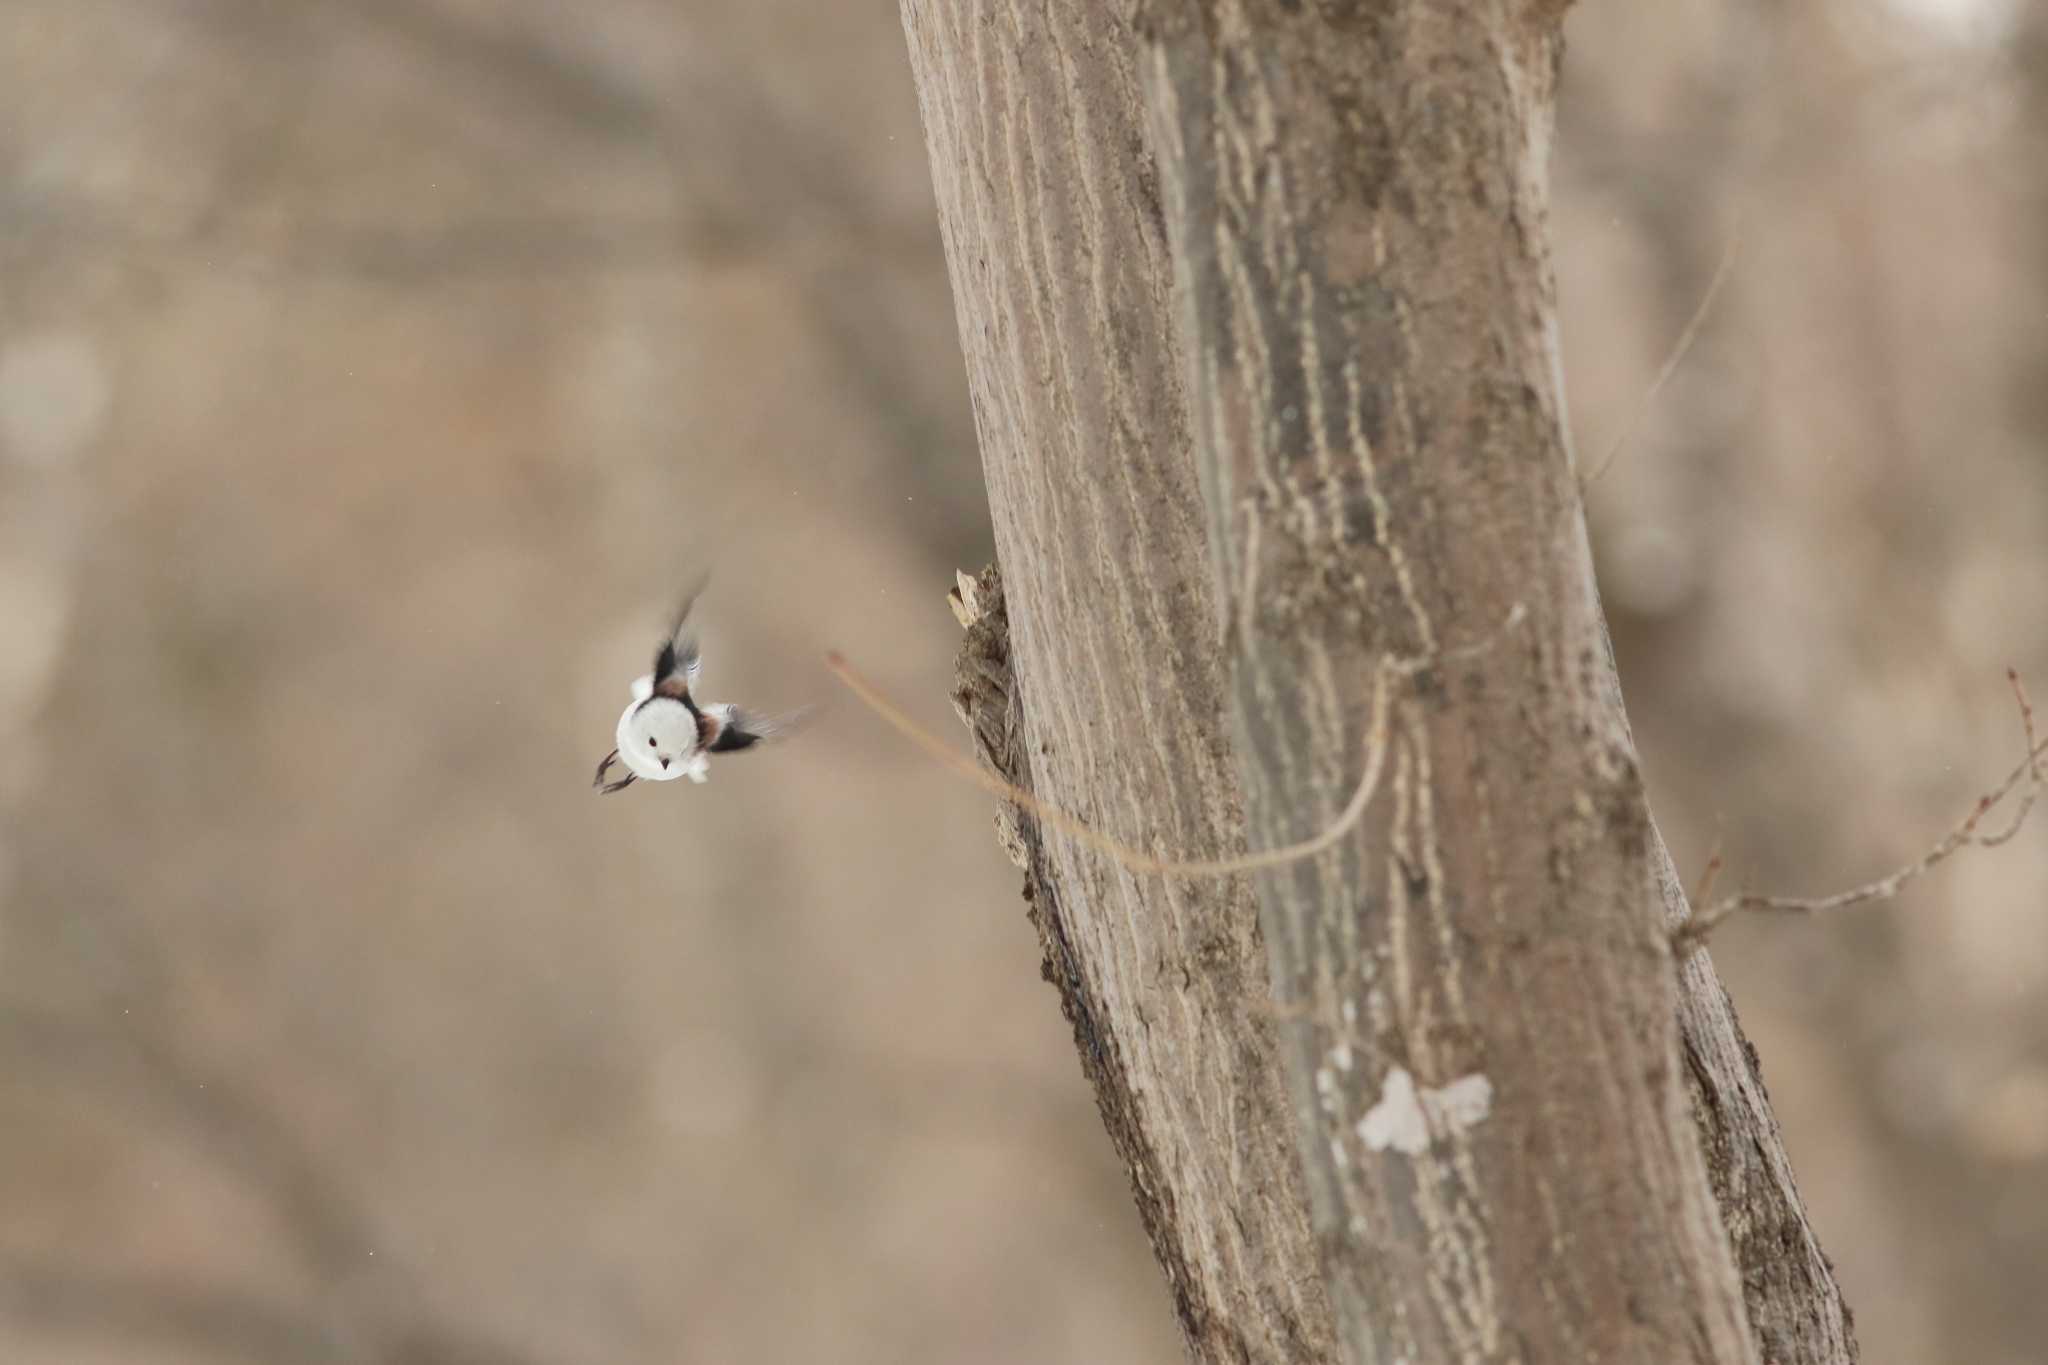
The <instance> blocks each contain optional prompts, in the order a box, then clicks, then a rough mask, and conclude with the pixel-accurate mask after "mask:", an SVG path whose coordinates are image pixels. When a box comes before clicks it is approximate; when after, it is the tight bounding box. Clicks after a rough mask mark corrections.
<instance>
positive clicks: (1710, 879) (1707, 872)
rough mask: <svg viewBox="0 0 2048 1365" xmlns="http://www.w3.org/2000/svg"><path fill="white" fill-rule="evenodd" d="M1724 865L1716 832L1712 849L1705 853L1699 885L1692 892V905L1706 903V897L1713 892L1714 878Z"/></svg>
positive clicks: (1719, 840)
mask: <svg viewBox="0 0 2048 1365" xmlns="http://www.w3.org/2000/svg"><path fill="white" fill-rule="evenodd" d="M1725 865H1726V864H1725V860H1724V859H1723V858H1722V857H1721V836H1720V835H1718V834H1717V835H1715V836H1714V851H1713V852H1712V853H1711V854H1709V855H1707V865H1706V867H1704V868H1702V869H1701V871H1700V884H1699V887H1698V889H1696V890H1695V891H1694V892H1693V893H1692V903H1693V904H1694V905H1705V904H1706V903H1707V897H1708V896H1711V895H1712V894H1713V893H1714V879H1715V878H1717V877H1719V876H1720V875H1721V869H1722V867H1723V866H1725Z"/></svg>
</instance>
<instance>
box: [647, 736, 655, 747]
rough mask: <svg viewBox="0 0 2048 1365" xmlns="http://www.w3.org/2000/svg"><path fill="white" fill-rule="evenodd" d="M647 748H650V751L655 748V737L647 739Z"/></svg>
mask: <svg viewBox="0 0 2048 1365" xmlns="http://www.w3.org/2000/svg"><path fill="white" fill-rule="evenodd" d="M647 747H648V748H650V749H652V748H653V747H654V736H653V735H649V736H648V737H647Z"/></svg>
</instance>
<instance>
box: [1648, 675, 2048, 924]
mask: <svg viewBox="0 0 2048 1365" xmlns="http://www.w3.org/2000/svg"><path fill="white" fill-rule="evenodd" d="M2005 676H2006V681H2007V682H2009V683H2011V684H2012V690H2013V696H2014V697H2015V698H2016V699H2017V700H2018V702H2019V708H2020V724H2021V726H2022V727H2023V728H2024V729H2025V731H2026V736H2027V755H2026V757H2025V758H2024V759H2022V760H2021V761H2020V764H2019V766H2018V767H2016V768H2014V769H2013V770H2012V772H2011V774H2010V775H2009V776H2007V777H2006V779H2005V781H2004V782H2002V783H2000V784H1999V785H1998V786H1997V787H1994V788H1993V789H1992V790H1990V791H1988V792H1986V793H1984V795H1982V796H1980V797H1978V798H1977V800H1976V803H1975V804H1974V805H1972V806H1971V807H1970V812H1969V814H1967V815H1965V816H1964V817H1963V818H1962V820H1961V821H1960V822H1958V823H1957V825H1956V826H1955V828H1953V829H1951V830H1950V831H1949V832H1948V833H1947V834H1946V835H1944V836H1943V837H1942V839H1941V841H1940V842H1938V843H1936V844H1935V845H1934V846H1933V847H1932V848H1930V849H1928V850H1927V852H1925V853H1923V854H1922V855H1920V857H1919V858H1917V859H1915V860H1914V861H1912V862H1910V863H1907V864H1906V865H1905V866H1904V867H1900V868H1897V869H1895V870H1894V871H1893V872H1892V873H1891V874H1890V875H1888V876H1884V877H1879V878H1878V879H1877V880H1875V881H1870V882H1865V883H1863V884H1862V885H1861V886H1855V887H1851V888H1850V889H1849V890H1847V891H1839V892H1836V893H1835V894H1834V895H1832V896H1811V897H1808V896H1761V895H1755V894H1744V895H1739V896H1726V897H1723V898H1722V899H1720V900H1718V901H1715V902H1714V903H1713V904H1711V905H1707V906H1703V907H1701V908H1700V909H1698V910H1695V911H1694V912H1693V915H1692V918H1690V919H1688V920H1686V921H1685V922H1684V923H1683V924H1681V925H1679V926H1678V927H1677V928H1675V929H1674V930H1672V932H1671V940H1672V943H1673V945H1674V946H1676V947H1677V948H1678V949H1679V950H1680V951H1686V950H1689V949H1691V948H1693V947H1695V946H1697V945H1698V944H1700V943H1702V942H1704V941H1705V939H1706V937H1707V935H1709V934H1711V933H1712V932H1713V931H1714V929H1715V927H1716V926H1717V925H1719V924H1720V923H1721V922H1722V921H1724V920H1726V919H1728V918H1729V917H1730V916H1731V915H1734V914H1737V913H1739V912H1741V911H1747V910H1757V911H1766V912H1769V911H1776V912H1779V913H1786V914H1808V915H1815V914H1821V913H1824V912H1827V911H1831V910H1846V909H1848V908H1850V907H1851V906H1856V905H1868V904H1870V903H1871V902H1873V901H1883V900H1890V899H1891V898H1892V897H1893V896H1896V895H1898V894H1899V892H1901V891H1903V890H1904V889H1905V888H1906V886H1907V885H1908V884H1909V883H1911V882H1913V881H1916V880H1917V879H1919V878H1920V877H1922V876H1925V875H1926V874H1927V873H1929V872H1932V871H1933V870H1934V869H1935V868H1937V867H1939V866H1940V865H1941V864H1942V863H1944V862H1946V861H1948V860H1949V859H1950V858H1952V857H1954V856H1955V855H1956V854H1957V853H1959V852H1961V851H1962V850H1963V849H1965V848H1996V847H1998V846H1999V845H2000V844H2003V843H2005V842H2007V841H2008V840H2010V839H2011V838H2012V837H2013V836H2014V835H2015V834H2017V833H2019V831H2020V826H2021V825H2023V824H2024V823H2026V819H2027V816H2028V815H2030V814H2031V813H2032V812H2033V809H2034V802H2035V801H2036V800H2037V799H2038V798H2039V796H2040V794H2041V785H2042V776H2043V775H2042V765H2041V759H2042V756H2043V755H2044V754H2048V744H2044V743H2042V742H2041V741H2040V740H2038V739H2037V738H2036V736H2035V732H2034V704H2033V702H2032V701H2031V700H2029V698H2028V697H2027V689H2026V685H2025V684H2024V683H2022V682H2021V681H2020V675H2019V673H2018V671H2017V670H2015V669H2011V668H2008V669H2007V670H2006V671H2005ZM2022 783H2024V784H2025V787H2024V789H2023V790H2022V791H2021V794H2020V802H2019V806H2018V809H2016V810H2015V811H2014V812H2013V817H2012V820H2011V821H2010V822H2009V823H2008V824H2007V825H2006V826H2005V828H2003V829H2001V830H1999V831H1998V832H1997V833H1995V834H1979V833H1978V832H1977V827H1978V826H1979V825H1980V824H1982V823H1983V821H1984V817H1985V816H1987V815H1989V814H1990V813H1991V812H1992V811H1993V810H1995V809H1996V808H1997V807H1998V806H1999V805H2001V804H2002V803H2003V802H2004V801H2005V799H2006V798H2007V797H2008V796H2011V795H2012V793H2013V791H2014V789H2015V788H2019V787H2020V786H2021V784H2022ZM1720 862H1721V856H1720V854H1719V853H1718V852H1717V853H1716V854H1715V855H1714V857H1713V859H1712V860H1711V861H1710V862H1709V863H1708V867H1707V875H1706V876H1705V877H1703V878H1702V879H1701V889H1702V891H1703V892H1704V890H1705V889H1706V888H1707V887H1709V886H1711V885H1712V884H1713V883H1712V877H1713V874H1714V873H1715V872H1717V871H1719V870H1720Z"/></svg>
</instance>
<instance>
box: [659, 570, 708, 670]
mask: <svg viewBox="0 0 2048 1365" xmlns="http://www.w3.org/2000/svg"><path fill="white" fill-rule="evenodd" d="M708 582H710V575H709V574H702V575H699V576H698V578H697V581H696V582H695V583H692V584H691V585H690V590H689V591H688V592H686V593H684V594H683V602H682V605H681V606H679V607H677V608H676V615H675V621H674V623H673V624H672V625H670V626H669V630H668V635H667V637H666V638H664V639H663V640H662V642H661V648H660V649H658V650H657V651H655V655H654V693H655V695H656V696H659V697H674V698H676V699H677V700H678V701H682V700H686V699H687V698H688V697H689V695H690V684H691V683H693V682H695V681H697V670H698V669H700V668H701V667H703V656H702V655H701V654H700V653H699V651H698V648H697V637H696V636H694V635H691V634H689V633H688V632H687V631H685V630H684V627H685V626H686V625H687V624H688V623H689V620H690V608H691V607H694V606H695V605H697V597H698V595H699V594H700V593H702V592H703V591H704V585H705V584H706V583H708Z"/></svg>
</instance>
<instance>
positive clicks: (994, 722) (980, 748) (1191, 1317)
mask: <svg viewBox="0 0 2048 1365" xmlns="http://www.w3.org/2000/svg"><path fill="white" fill-rule="evenodd" d="M954 600H955V602H956V603H960V604H961V605H959V606H956V607H955V612H956V614H958V615H960V616H961V619H962V621H963V623H964V624H965V625H966V626H967V637H966V639H965V640H963V641H962V642H961V645H960V652H959V655H958V656H957V658H956V661H955V665H954V687H953V709H954V711H955V712H956V713H957V714H958V715H959V716H960V719H961V720H962V721H963V722H964V723H965V724H966V726H967V728H968V730H969V732H970V733H971V734H972V735H973V741H974V751H975V758H976V759H977V760H978V761H979V762H980V763H981V764H982V765H983V766H985V767H986V768H987V769H988V770H989V771H990V772H992V773H994V774H995V775H996V776H998V777H1000V778H1002V779H1003V780H1004V781H1005V782H1008V783H1011V784H1012V785H1014V786H1017V787H1021V788H1023V789H1024V790H1026V791H1029V790H1031V780H1030V779H1031V773H1030V764H1029V761H1028V755H1027V754H1026V753H1025V746H1024V745H1023V743H1022V741H1021V734H1022V725H1021V717H1022V715H1023V706H1022V698H1021V694H1020V691H1019V689H1018V686H1017V681H1016V675H1015V674H1014V673H1013V672H1012V670H1011V668H1010V628H1009V615H1008V613H1007V611H1006V610H1005V609H1004V605H1003V584H1002V574H1001V571H1000V570H999V569H998V568H997V566H996V565H994V564H991V565H989V566H988V567H987V568H985V569H983V570H982V571H981V574H980V575H979V576H978V577H977V578H975V579H974V580H972V581H971V586H969V587H968V588H967V590H966V591H959V592H956V593H955V594H954ZM963 608H964V609H963ZM996 834H997V840H998V842H999V843H1001V845H1002V846H1003V850H1004V852H1005V853H1007V854H1008V855H1009V857H1010V861H1011V862H1012V863H1014V864H1016V866H1017V867H1018V868H1019V870H1021V871H1022V872H1023V874H1024V887H1023V894H1024V905H1025V916H1026V918H1028V919H1029V920H1030V921H1031V927H1032V928H1033V929H1035V930H1037V931H1038V942H1039V948H1040V951H1041V952H1042V954H1043V959H1042V961H1041V962H1040V964H1039V974H1040V975H1041V976H1042V977H1043V978H1044V979H1045V980H1046V981H1047V982H1049V983H1051V985H1052V987H1053V989H1054V990H1055V991H1057V992H1058V993H1059V997H1060V1013H1061V1014H1062V1015H1064V1016H1065V1017H1066V1020H1067V1023H1068V1024H1069V1025H1070V1026H1071V1027H1072V1028H1073V1030H1074V1048H1075V1051H1076V1052H1078V1053H1079V1054H1080V1058H1081V1069H1082V1072H1083V1074H1084V1075H1086V1077H1087V1079H1088V1085H1089V1088H1090V1089H1091V1090H1092V1091H1093V1092H1094V1094H1095V1105H1096V1109H1097V1111H1098V1112H1099V1113H1100V1114H1101V1115H1102V1125H1103V1127H1104V1128H1105V1129H1107V1130H1108V1132H1109V1139H1110V1143H1111V1145H1112V1146H1114V1147H1115V1149H1116V1154H1117V1156H1118V1158H1119V1159H1120V1160H1121V1161H1122V1162H1123V1164H1124V1169H1125V1170H1126V1171H1128V1172H1129V1173H1130V1177H1131V1196H1132V1198H1133V1199H1134V1200H1135V1201H1136V1203H1137V1206H1138V1217H1139V1220H1140V1221H1141V1223H1142V1224H1143V1226H1144V1229H1145V1236H1146V1239H1147V1240H1148V1241H1149V1242H1150V1243H1151V1245H1152V1253H1153V1255H1154V1256H1155V1257H1157V1258H1158V1261H1159V1265H1160V1268H1161V1269H1162V1270H1164V1271H1165V1273H1166V1280H1167V1286H1168V1289H1169V1290H1170V1292H1171V1293H1172V1295H1173V1310H1174V1316H1175V1318H1176V1319H1177V1320H1178V1321H1179V1323H1180V1328H1181V1331H1182V1333H1183V1334H1184V1335H1185V1336H1186V1338H1187V1341H1188V1343H1189V1345H1190V1347H1191V1348H1192V1349H1194V1350H1195V1352H1196V1354H1197V1356H1198V1358H1201V1359H1223V1360H1244V1361H1249V1360H1250V1359H1251V1358H1252V1356H1251V1352H1250V1350H1249V1349H1248V1348H1247V1347H1246V1345H1245V1343H1244V1340H1243V1338H1242V1336H1241V1334H1239V1333H1237V1332H1235V1331H1234V1330H1233V1329H1232V1328H1231V1327H1230V1325H1229V1323H1228V1321H1227V1319H1225V1318H1224V1317H1223V1316H1222V1315H1220V1314H1217V1313H1214V1312H1211V1311H1210V1310H1209V1307H1208V1305H1206V1304H1205V1303H1203V1302H1202V1300H1201V1299H1200V1298H1199V1296H1198V1295H1197V1294H1196V1292H1195V1286H1196V1284H1197V1283H1198V1281H1197V1277H1196V1276H1195V1275H1194V1274H1193V1273H1192V1270H1191V1267H1190V1265H1189V1252H1188V1249H1187V1247H1186V1245H1185V1244H1184V1237H1185V1234H1184V1232H1183V1230H1182V1228H1181V1225H1180V1222H1179V1218H1178V1215H1177V1210H1176V1208H1175V1204H1174V1198H1173V1187H1172V1182H1171V1181H1170V1180H1169V1179H1168V1178H1167V1176H1166V1173H1165V1171H1164V1169H1163V1167H1162V1165H1161V1163H1160V1161H1159V1159H1158V1156H1157V1153H1156V1152H1155V1150H1154V1148H1153V1145H1152V1142H1151V1140H1150V1139H1149V1138H1148V1137H1147V1135H1146V1133H1145V1126H1144V1123H1143V1121H1142V1119H1141V1117H1140V1115H1139V1114H1138V1111H1137V1109H1136V1108H1135V1106H1134V1105H1133V1104H1132V1089H1131V1082H1130V1078H1129V1076H1128V1075H1126V1074H1125V1071H1124V1064H1123V1057H1122V1054H1121V1051H1120V1049H1119V1047H1118V1044H1117V1037H1116V1025H1115V1021H1114V1020H1113V1019H1112V1018H1110V1017H1109V1016H1108V1015H1107V1013H1106V1012H1104V1011H1103V1010H1101V1009H1100V1008H1098V1007H1097V1005H1096V1004H1095V1002H1094V1001H1093V1000H1091V999H1090V997H1089V991H1088V984H1087V978H1086V975H1085V974H1084V973H1083V971H1082V968H1081V960H1080V954H1079V953H1078V951H1077V950H1076V949H1075V946H1074V943H1073V939H1072V936H1071V933H1070V931H1069V929H1068V923H1067V917H1066V915H1065V914H1064V913H1063V912H1062V910H1061V907H1060V897H1059V892H1058V890H1057V889H1056V888H1057V882H1056V880H1055V877H1054V874H1053V873H1052V871H1051V869H1050V868H1049V867H1048V866H1047V863H1046V859H1045V845H1044V843H1043V841H1042V840H1041V839H1040V837H1039V831H1038V824H1037V822H1036V821H1034V820H1033V819H1031V818H1030V817H1029V816H1028V815H1026V814H1024V813H1023V812H1021V811H1020V810H1018V808H1017V807H1015V806H1014V805H1010V804H1008V803H1005V804H1004V805H1003V806H1001V807H1000V808H999V809H998V811H997V814H996ZM1219 1347H1220V1348H1221V1349H1220V1350H1219V1349H1218V1348H1219Z"/></svg>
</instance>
